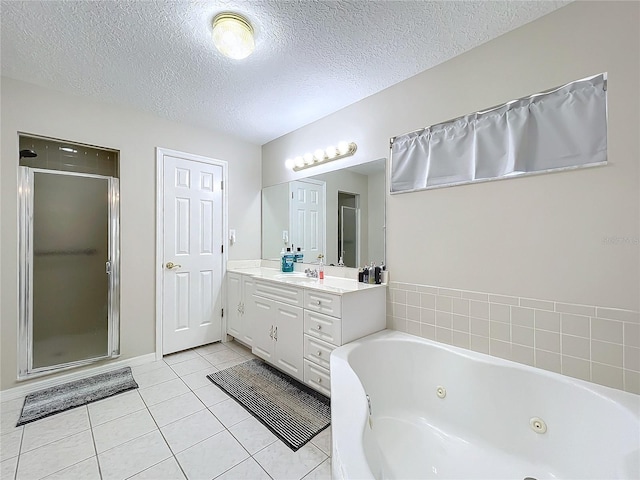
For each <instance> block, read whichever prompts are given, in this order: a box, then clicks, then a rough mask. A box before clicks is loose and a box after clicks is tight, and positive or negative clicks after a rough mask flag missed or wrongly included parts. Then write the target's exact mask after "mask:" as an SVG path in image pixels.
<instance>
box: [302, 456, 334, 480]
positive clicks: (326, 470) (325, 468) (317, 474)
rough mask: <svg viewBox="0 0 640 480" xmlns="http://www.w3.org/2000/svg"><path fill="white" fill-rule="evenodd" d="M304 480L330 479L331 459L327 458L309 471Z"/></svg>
mask: <svg viewBox="0 0 640 480" xmlns="http://www.w3.org/2000/svg"><path fill="white" fill-rule="evenodd" d="M304 480H331V459H330V458H327V459H326V460H325V461H324V462H322V463H321V464H320V465H319V466H318V467H316V468H314V469H313V470H312V471H311V473H309V474H308V475H307V476H305V477H304Z"/></svg>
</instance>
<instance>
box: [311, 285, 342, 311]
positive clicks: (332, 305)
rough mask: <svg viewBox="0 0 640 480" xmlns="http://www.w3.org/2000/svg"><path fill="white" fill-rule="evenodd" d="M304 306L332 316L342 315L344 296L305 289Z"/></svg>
mask: <svg viewBox="0 0 640 480" xmlns="http://www.w3.org/2000/svg"><path fill="white" fill-rule="evenodd" d="M304 308H306V309H308V310H313V311H314V312H319V313H324V314H325V315H331V316H332V317H338V318H340V317H342V297H341V296H340V295H334V294H333V293H325V292H319V291H317V290H305V292H304Z"/></svg>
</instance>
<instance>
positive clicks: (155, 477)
mask: <svg viewBox="0 0 640 480" xmlns="http://www.w3.org/2000/svg"><path fill="white" fill-rule="evenodd" d="M184 479H185V476H184V474H183V473H182V470H181V469H180V465H178V462H177V461H176V459H175V457H171V458H167V459H166V460H164V461H162V462H160V463H158V464H157V465H154V466H153V467H150V468H147V469H146V470H143V471H142V472H140V473H138V474H137V475H134V476H133V477H129V480H184ZM193 480H195V479H193Z"/></svg>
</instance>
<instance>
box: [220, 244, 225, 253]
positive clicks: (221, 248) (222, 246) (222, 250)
mask: <svg viewBox="0 0 640 480" xmlns="http://www.w3.org/2000/svg"><path fill="white" fill-rule="evenodd" d="M220 253H224V245H220Z"/></svg>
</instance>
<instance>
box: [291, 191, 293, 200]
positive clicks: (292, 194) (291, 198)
mask: <svg viewBox="0 0 640 480" xmlns="http://www.w3.org/2000/svg"><path fill="white" fill-rule="evenodd" d="M291 200H293V192H291Z"/></svg>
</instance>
